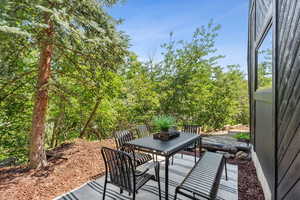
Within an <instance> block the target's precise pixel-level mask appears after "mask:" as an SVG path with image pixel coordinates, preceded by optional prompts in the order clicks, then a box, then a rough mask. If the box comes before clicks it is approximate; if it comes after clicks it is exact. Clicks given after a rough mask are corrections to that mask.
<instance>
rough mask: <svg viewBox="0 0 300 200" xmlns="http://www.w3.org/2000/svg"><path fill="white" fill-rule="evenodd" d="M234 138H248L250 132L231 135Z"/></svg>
mask: <svg viewBox="0 0 300 200" xmlns="http://www.w3.org/2000/svg"><path fill="white" fill-rule="evenodd" d="M233 137H234V138H236V139H240V140H250V134H249V133H238V134H236V135H234V136H233Z"/></svg>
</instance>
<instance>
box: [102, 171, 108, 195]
mask: <svg viewBox="0 0 300 200" xmlns="http://www.w3.org/2000/svg"><path fill="white" fill-rule="evenodd" d="M106 185H107V176H105V182H104V189H103V196H102V200H105V193H106Z"/></svg>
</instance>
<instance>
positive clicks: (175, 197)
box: [174, 188, 177, 200]
mask: <svg viewBox="0 0 300 200" xmlns="http://www.w3.org/2000/svg"><path fill="white" fill-rule="evenodd" d="M176 199H177V188H176V189H175V196H174V200H176Z"/></svg>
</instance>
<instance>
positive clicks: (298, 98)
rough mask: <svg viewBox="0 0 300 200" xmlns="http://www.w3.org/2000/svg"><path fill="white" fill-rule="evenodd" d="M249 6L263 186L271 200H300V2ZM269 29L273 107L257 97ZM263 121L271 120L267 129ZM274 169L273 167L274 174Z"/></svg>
mask: <svg viewBox="0 0 300 200" xmlns="http://www.w3.org/2000/svg"><path fill="white" fill-rule="evenodd" d="M250 5H251V6H250V7H251V8H250V10H249V45H248V71H249V78H248V79H249V94H250V112H251V121H250V124H251V132H252V134H253V135H252V142H253V145H254V155H255V156H254V157H255V158H256V156H257V159H256V166H257V168H258V172H259V171H261V173H263V177H265V179H264V180H263V179H261V181H262V182H264V183H262V185H266V184H265V182H267V183H268V184H267V185H268V186H265V190H266V191H267V190H269V191H270V192H271V193H272V197H271V199H280V200H281V199H287V200H290V199H291V200H294V199H295V200H296V199H300V1H299V0H250ZM268 24H272V31H273V90H272V103H271V106H269V108H267V107H268V106H267V105H262V104H261V103H260V102H259V101H257V99H256V97H255V95H254V94H255V88H256V77H255V63H256V62H257V61H256V57H255V51H256V49H257V48H258V46H259V44H260V43H261V41H262V39H263V37H264V34H265V32H266V30H267V28H268V27H269V25H268ZM257 102H258V103H257ZM267 109H269V111H268V110H267ZM270 112H271V113H272V114H270ZM266 113H268V114H266ZM262 120H267V121H266V124H265V126H263V124H262V123H261V121H262ZM269 120H270V121H269ZM270 122H271V125H270ZM270 126H271V127H270ZM261 134H263V135H261ZM263 139H265V140H272V142H273V144H271V143H272V142H271V143H269V144H268V143H263V142H261V140H263ZM263 144H265V146H263ZM272 145H273V147H272ZM272 148H273V150H274V151H272ZM267 155H269V156H270V157H269V158H267V157H266V156H267ZM270 158H271V159H270ZM254 160H255V159H254ZM270 165H274V171H272V169H271V170H270V168H269V167H268V166H270ZM259 173H260V172H259ZM268 187H269V189H268Z"/></svg>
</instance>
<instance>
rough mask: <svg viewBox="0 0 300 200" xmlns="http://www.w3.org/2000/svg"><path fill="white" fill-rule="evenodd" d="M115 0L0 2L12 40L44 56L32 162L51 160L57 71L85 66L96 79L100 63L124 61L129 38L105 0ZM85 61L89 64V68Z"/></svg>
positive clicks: (38, 164)
mask: <svg viewBox="0 0 300 200" xmlns="http://www.w3.org/2000/svg"><path fill="white" fill-rule="evenodd" d="M116 2H117V1H109V0H107V1H96V0H87V1H68V0H56V1H45V0H34V1H21V2H20V1H16V0H15V1H4V2H3V4H2V6H1V7H0V8H1V26H0V31H1V32H2V33H1V34H3V35H4V37H7V38H8V39H10V40H13V39H15V38H16V35H18V36H17V37H20V38H21V39H18V42H19V45H20V46H21V48H23V49H26V48H30V49H33V48H34V49H36V53H38V52H39V59H38V61H37V64H36V65H35V66H34V67H36V69H38V70H37V71H38V74H37V79H36V80H37V81H36V92H35V103H34V109H33V113H32V129H31V137H30V166H31V167H33V168H39V167H44V166H46V165H47V162H46V155H45V150H44V136H45V120H46V117H47V109H48V101H49V88H50V86H51V85H52V82H53V81H52V80H55V79H56V78H57V77H55V76H56V75H52V72H53V71H55V72H57V73H60V72H62V73H64V72H68V71H70V70H71V71H72V70H73V71H74V70H77V71H80V70H81V71H84V72H85V73H86V74H89V75H88V76H89V77H91V79H94V81H97V77H95V76H94V74H96V76H97V71H98V70H99V68H102V69H103V70H104V71H105V70H106V71H111V70H114V69H115V68H116V67H117V66H118V64H119V63H122V62H123V57H124V55H125V54H126V48H127V39H126V37H125V36H124V35H122V34H121V33H119V32H117V31H116V29H115V25H116V24H117V23H118V22H117V21H115V20H113V19H112V18H111V17H110V16H108V15H107V14H106V13H105V11H104V10H103V7H104V6H105V5H108V6H110V5H113V4H114V3H116ZM70 63H72V64H71V65H70ZM81 63H85V67H86V68H85V69H84V70H83V69H82V68H81V67H82V64H81ZM68 68H69V69H68ZM101 75H103V74H101ZM93 76H94V77H93ZM86 78H87V77H86Z"/></svg>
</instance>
